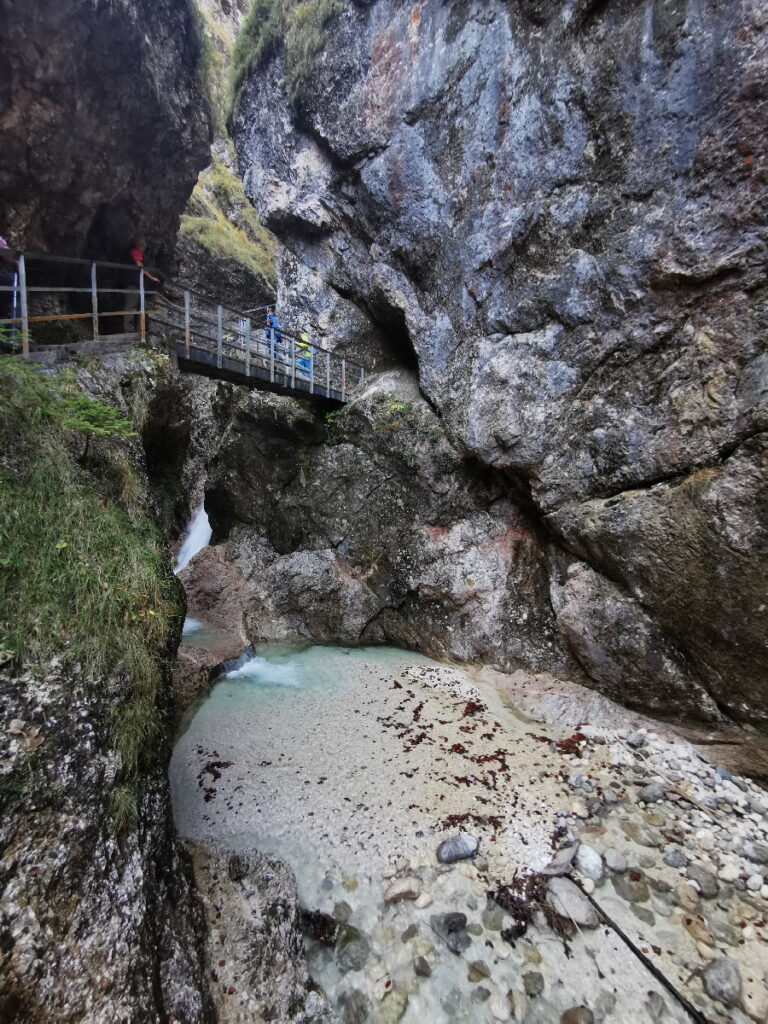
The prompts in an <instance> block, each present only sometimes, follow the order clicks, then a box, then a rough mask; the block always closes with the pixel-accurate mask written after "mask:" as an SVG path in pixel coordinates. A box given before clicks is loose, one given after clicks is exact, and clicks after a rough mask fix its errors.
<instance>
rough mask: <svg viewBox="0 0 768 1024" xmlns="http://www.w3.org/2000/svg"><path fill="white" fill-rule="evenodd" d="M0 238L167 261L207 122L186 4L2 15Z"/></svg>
mask: <svg viewBox="0 0 768 1024" xmlns="http://www.w3.org/2000/svg"><path fill="white" fill-rule="evenodd" d="M0 21H2V25H3V32H2V38H0V64H1V65H2V68H3V74H2V77H1V78H0V124H2V136H3V144H2V147H0V224H2V234H3V235H4V236H6V237H7V238H8V241H9V242H10V243H11V244H13V245H16V246H18V247H24V248H27V249H30V250H32V251H38V252H52V253H57V254H64V255H70V256H80V255H85V254H87V255H89V256H94V257H97V258H101V259H110V260H117V261H118V262H125V261H126V258H127V255H128V253H127V248H128V244H129V242H130V238H131V235H132V234H133V233H136V232H139V233H143V234H144V235H145V237H146V239H147V243H148V245H147V253H148V258H149V259H150V260H151V261H152V262H154V263H159V264H161V265H162V264H164V263H166V262H167V261H169V260H170V258H171V256H172V253H173V242H174V239H175V235H176V229H177V226H178V217H179V214H180V213H181V210H182V209H183V207H184V203H185V202H186V200H187V197H188V195H189V193H190V192H191V190H192V186H193V185H194V183H195V179H196V178H197V174H198V171H199V170H200V169H201V168H202V167H204V166H205V164H206V163H207V162H208V148H209V145H210V122H209V113H208V105H207V100H206V98H205V95H204V91H203V87H202V84H201V82H202V77H201V74H200V69H199V60H200V43H199V35H198V33H197V31H196V29H195V25H194V20H193V13H192V9H191V5H190V4H188V3H187V2H186V0H112V2H109V3H107V2H97V3H87V4H83V3H79V2H78V0H42V2H40V3H34V4H18V3H14V2H13V0H2V2H1V3H0Z"/></svg>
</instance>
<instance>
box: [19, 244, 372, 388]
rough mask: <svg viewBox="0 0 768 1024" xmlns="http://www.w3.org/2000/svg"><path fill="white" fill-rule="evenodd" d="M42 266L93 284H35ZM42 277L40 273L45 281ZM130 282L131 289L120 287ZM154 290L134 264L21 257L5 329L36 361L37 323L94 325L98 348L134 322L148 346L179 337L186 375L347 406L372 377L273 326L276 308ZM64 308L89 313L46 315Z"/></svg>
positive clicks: (178, 287) (171, 287) (175, 288)
mask: <svg viewBox="0 0 768 1024" xmlns="http://www.w3.org/2000/svg"><path fill="white" fill-rule="evenodd" d="M35 264H38V265H39V266H43V265H45V264H51V265H60V266H64V267H65V268H69V270H70V273H71V274H73V275H75V276H76V275H77V274H78V273H80V274H85V275H87V279H86V281H85V283H79V284H77V283H72V282H71V281H68V282H66V283H64V284H56V285H52V284H48V283H45V284H35V283H33V284H30V280H29V268H30V265H35ZM41 276H44V275H41V274H40V273H39V271H38V274H37V278H38V279H40V278H41ZM126 281H127V282H128V286H127V287H117V286H116V285H117V284H125V283H126ZM146 282H147V278H146V276H145V273H144V271H143V270H140V269H137V268H136V267H135V266H131V265H128V264H122V263H107V262H104V261H88V260H82V259H75V258H71V257H63V256H47V255H41V254H37V253H19V254H18V258H17V264H16V273H15V279H14V281H13V283H12V285H0V293H5V294H6V295H10V297H11V303H10V306H11V308H10V312H11V314H12V315H11V316H10V317H4V318H0V325H6V327H9V328H10V329H11V331H12V335H13V336H15V335H16V334H20V340H21V345H20V347H21V351H22V354H23V355H25V356H26V355H28V354H29V353H30V326H33V325H34V324H36V323H55V322H60V321H61V322H68V321H75V322H78V321H85V322H87V321H90V330H89V332H88V333H89V334H90V335H91V337H92V339H93V340H94V341H98V340H100V338H101V337H102V334H103V332H102V331H101V325H100V321H101V320H102V318H105V317H123V318H124V319H126V320H128V319H129V318H130V320H131V322H132V325H135V321H136V320H138V334H139V337H140V338H141V340H142V342H145V341H146V340H147V338H148V336H149V335H150V334H155V333H162V334H164V335H169V334H170V335H176V336H177V337H178V338H179V339H180V340H179V341H178V343H177V345H176V350H177V355H178V356H179V358H180V359H181V360H182V361H183V362H184V363H185V364H187V365H185V366H182V368H183V369H194V370H195V371H196V372H208V375H209V376H217V375H218V376H225V375H228V377H229V379H238V378H239V377H244V378H245V383H250V382H251V378H252V380H253V384H254V385H256V386H258V385H259V383H261V384H262V385H264V386H267V385H268V386H269V387H270V389H272V390H281V389H285V390H288V391H294V392H298V393H305V394H308V395H310V396H312V395H317V396H318V397H325V398H333V399H335V400H337V401H342V402H345V401H347V400H348V399H349V397H350V395H351V393H352V391H353V390H355V389H356V388H357V387H358V386H359V385H362V384H363V383H364V381H365V369H364V367H363V366H361V365H360V364H359V363H356V362H354V361H353V360H351V359H347V358H346V357H342V356H338V355H336V354H335V353H333V352H331V351H330V350H329V349H324V348H323V347H322V346H321V345H318V344H317V342H316V341H315V340H314V339H312V338H310V337H309V336H308V335H306V334H304V335H297V334H295V333H291V332H289V331H286V330H285V329H283V328H282V327H279V326H277V327H276V326H274V324H273V323H272V324H270V323H267V315H268V314H269V313H272V312H274V309H275V307H274V305H267V306H260V307H256V308H254V309H250V310H247V311H245V312H243V311H240V310H236V309H232V308H231V307H228V306H225V305H223V304H215V303H213V302H211V301H210V300H209V299H208V298H206V297H205V296H204V295H202V294H201V293H199V292H196V291H195V290H194V289H191V288H188V287H186V286H185V285H183V284H179V283H176V282H168V283H166V284H165V285H164V287H163V292H165V293H168V294H163V292H160V291H158V290H157V289H155V288H152V289H149V288H147V287H146ZM121 295H126V296H131V301H130V302H128V301H127V300H126V302H125V303H124V304H123V305H124V306H125V305H127V307H128V308H120V309H112V308H107V307H108V306H113V305H115V304H118V305H120V299H119V297H120V296H121ZM169 295H172V296H173V298H170V297H169ZM77 297H79V298H77ZM174 299H175V300H176V301H174ZM44 300H45V301H44ZM62 300H64V301H65V302H67V303H78V302H79V303H80V304H81V305H83V306H86V307H87V309H83V311H81V312H75V313H71V312H62V310H61V309H60V308H56V309H53V310H51V309H49V308H47V309H46V308H43V307H44V306H45V305H46V302H47V303H48V304H49V305H50V303H51V301H53V303H54V305H57V306H58V305H60V304H61V302H62ZM254 314H256V317H255V318H254ZM258 314H261V316H260V317H259V316H258ZM126 333H135V331H126ZM194 364H197V365H194Z"/></svg>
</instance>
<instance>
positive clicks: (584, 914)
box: [547, 875, 647, 928]
mask: <svg viewBox="0 0 768 1024" xmlns="http://www.w3.org/2000/svg"><path fill="white" fill-rule="evenodd" d="M617 877H619V878H621V877H623V876H621V875H618V876H617ZM547 889H548V892H547V903H548V904H549V905H550V907H552V909H553V910H554V911H555V913H556V914H557V915H558V916H559V917H563V918H566V919H569V920H571V921H573V922H574V924H578V925H581V926H582V927H584V928H597V926H598V924H599V923H600V918H599V917H598V915H597V911H596V910H595V908H594V907H593V906H592V904H591V903H590V902H589V900H588V899H587V897H586V896H585V895H584V893H583V892H582V891H581V889H579V887H578V886H577V885H576V884H575V883H574V882H572V881H571V880H570V879H569V878H551V879H550V880H549V883H548V886H547ZM646 891H647V890H646Z"/></svg>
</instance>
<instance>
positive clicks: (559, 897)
mask: <svg viewBox="0 0 768 1024" xmlns="http://www.w3.org/2000/svg"><path fill="white" fill-rule="evenodd" d="M547 888H548V892H547V903H548V904H549V905H550V907H552V909H553V910H554V911H555V913H556V914H558V915H559V916H560V917H563V918H566V919H569V920H571V921H573V922H574V923H575V924H578V925H581V926H582V927H584V928H596V927H597V926H598V924H599V923H600V919H599V917H598V915H597V911H596V910H595V908H594V907H593V906H592V904H591V903H590V902H589V900H588V899H587V898H586V896H585V895H584V894H583V893H582V891H581V890H580V889H579V887H578V886H577V885H575V884H574V883H573V882H572V881H571V880H570V879H568V878H551V879H550V880H549V883H548V886H547Z"/></svg>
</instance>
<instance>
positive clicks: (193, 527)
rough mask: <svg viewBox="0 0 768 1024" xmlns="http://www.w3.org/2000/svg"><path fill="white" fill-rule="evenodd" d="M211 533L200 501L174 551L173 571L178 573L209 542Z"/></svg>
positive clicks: (203, 506) (203, 505)
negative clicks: (174, 562) (181, 539)
mask: <svg viewBox="0 0 768 1024" xmlns="http://www.w3.org/2000/svg"><path fill="white" fill-rule="evenodd" d="M212 533H213V531H212V530H211V524H210V523H209V522H208V516H207V515H206V513H205V504H204V502H200V508H199V509H198V510H197V511H196V512H195V514H194V515H193V516H192V519H191V521H190V523H189V526H188V527H187V532H186V533H185V534H184V540H183V541H182V542H181V547H180V548H179V550H178V551H177V552H176V565H175V567H174V570H173V571H174V572H175V573H177V574H178V573H180V572H181V570H182V569H183V568H184V566H185V565H187V564H188V563H189V562H190V561H191V560H192V559H193V558H194V557H195V555H196V554H197V553H198V551H202V550H203V548H205V547H207V546H208V544H210V541H211V534H212Z"/></svg>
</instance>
